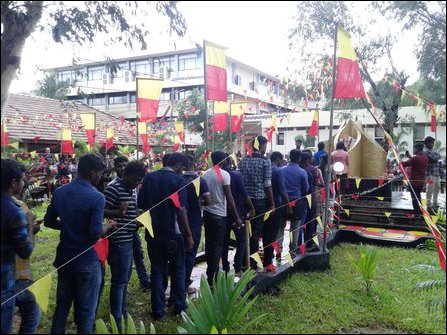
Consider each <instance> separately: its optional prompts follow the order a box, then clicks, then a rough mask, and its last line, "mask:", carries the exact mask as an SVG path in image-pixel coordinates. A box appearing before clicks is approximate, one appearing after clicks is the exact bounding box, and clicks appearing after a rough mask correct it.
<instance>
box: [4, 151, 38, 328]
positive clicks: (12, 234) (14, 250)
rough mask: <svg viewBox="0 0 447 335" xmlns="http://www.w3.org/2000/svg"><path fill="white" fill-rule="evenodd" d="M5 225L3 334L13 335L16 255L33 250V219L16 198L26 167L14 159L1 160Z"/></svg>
mask: <svg viewBox="0 0 447 335" xmlns="http://www.w3.org/2000/svg"><path fill="white" fill-rule="evenodd" d="M1 178H2V179H1V193H2V194H1V197H2V200H1V216H2V218H1V224H2V234H1V239H2V266H1V271H2V293H1V306H2V324H1V333H2V334H10V333H11V331H12V323H13V320H14V307H15V298H13V297H14V294H15V292H14V288H15V281H14V272H13V266H14V260H15V255H18V256H19V257H20V258H22V259H26V258H28V257H29V256H30V255H31V252H32V251H33V245H32V243H31V242H30V241H29V237H28V232H29V231H30V229H32V228H30V225H29V222H30V221H29V220H28V221H27V219H26V216H25V212H24V211H23V209H21V208H20V206H19V205H18V204H17V203H16V202H15V201H14V199H13V198H12V195H13V194H17V193H21V191H22V189H23V186H24V184H25V182H24V178H25V167H24V166H23V165H21V164H19V163H17V162H16V161H13V160H10V159H2V160H1Z"/></svg>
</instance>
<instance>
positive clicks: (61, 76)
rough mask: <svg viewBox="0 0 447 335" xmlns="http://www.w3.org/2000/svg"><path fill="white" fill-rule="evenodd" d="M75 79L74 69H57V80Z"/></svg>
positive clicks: (69, 80) (70, 80) (72, 80)
mask: <svg viewBox="0 0 447 335" xmlns="http://www.w3.org/2000/svg"><path fill="white" fill-rule="evenodd" d="M75 79H76V71H74V70H65V71H59V72H58V73H57V80H58V81H68V82H70V83H72V82H74V81H75Z"/></svg>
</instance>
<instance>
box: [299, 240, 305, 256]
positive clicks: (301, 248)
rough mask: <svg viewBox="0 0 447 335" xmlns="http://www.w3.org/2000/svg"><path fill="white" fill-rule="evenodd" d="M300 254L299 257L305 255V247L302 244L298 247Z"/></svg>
mask: <svg viewBox="0 0 447 335" xmlns="http://www.w3.org/2000/svg"><path fill="white" fill-rule="evenodd" d="M300 252H301V255H304V254H305V253H306V245H305V244H304V243H303V244H301V245H300Z"/></svg>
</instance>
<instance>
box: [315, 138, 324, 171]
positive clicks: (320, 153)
mask: <svg viewBox="0 0 447 335" xmlns="http://www.w3.org/2000/svg"><path fill="white" fill-rule="evenodd" d="M324 148H325V144H324V142H319V143H318V151H317V152H316V153H314V165H315V166H318V165H320V157H321V156H323V155H327V151H326V150H324Z"/></svg>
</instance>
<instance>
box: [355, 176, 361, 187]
mask: <svg viewBox="0 0 447 335" xmlns="http://www.w3.org/2000/svg"><path fill="white" fill-rule="evenodd" d="M361 181H362V179H360V178H355V186H357V189H358V188H359V186H360V182H361Z"/></svg>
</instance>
